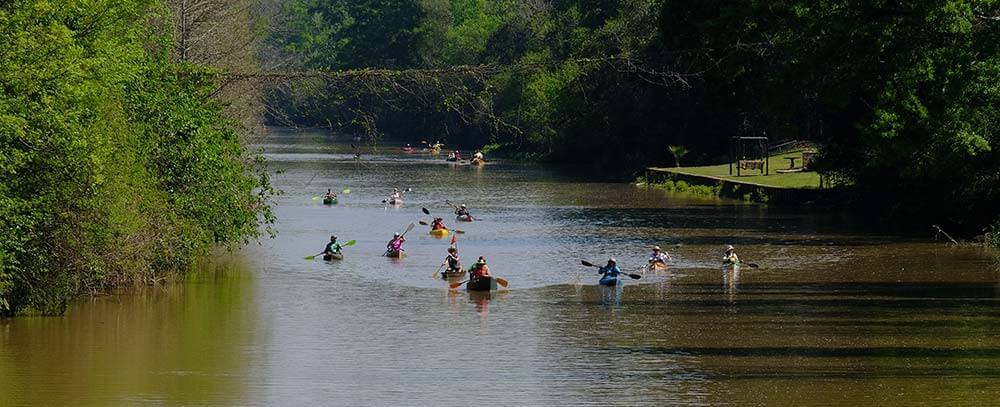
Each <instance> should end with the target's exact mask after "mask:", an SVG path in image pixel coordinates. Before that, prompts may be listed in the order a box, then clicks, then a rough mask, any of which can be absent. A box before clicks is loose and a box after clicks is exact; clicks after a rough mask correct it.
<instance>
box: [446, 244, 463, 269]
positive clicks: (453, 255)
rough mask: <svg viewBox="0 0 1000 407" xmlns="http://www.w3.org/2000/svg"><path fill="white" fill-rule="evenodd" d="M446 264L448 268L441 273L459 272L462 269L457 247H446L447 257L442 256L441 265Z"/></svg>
mask: <svg viewBox="0 0 1000 407" xmlns="http://www.w3.org/2000/svg"><path fill="white" fill-rule="evenodd" d="M446 264H447V265H448V269H447V270H445V271H444V272H443V273H442V274H449V273H459V272H461V271H462V260H461V259H460V258H459V257H458V248H457V247H455V246H452V247H449V248H448V257H445V258H444V262H442V263H441V266H444V265H446Z"/></svg>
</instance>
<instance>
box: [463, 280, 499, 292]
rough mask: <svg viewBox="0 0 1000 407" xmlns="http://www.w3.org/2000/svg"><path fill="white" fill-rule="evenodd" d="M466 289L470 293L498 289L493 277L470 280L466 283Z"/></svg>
mask: <svg viewBox="0 0 1000 407" xmlns="http://www.w3.org/2000/svg"><path fill="white" fill-rule="evenodd" d="M465 289H466V290H469V291H494V290H496V289H497V280H496V279H495V278H493V277H483V278H477V279H474V280H469V282H468V283H465Z"/></svg>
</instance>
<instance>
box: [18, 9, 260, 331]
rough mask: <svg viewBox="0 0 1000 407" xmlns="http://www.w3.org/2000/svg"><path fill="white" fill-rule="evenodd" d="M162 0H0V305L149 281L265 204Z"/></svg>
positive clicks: (186, 264) (209, 74)
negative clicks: (180, 47)
mask: <svg viewBox="0 0 1000 407" xmlns="http://www.w3.org/2000/svg"><path fill="white" fill-rule="evenodd" d="M172 21H173V20H172V16H171V14H170V12H169V10H168V9H167V8H166V6H165V5H164V4H161V3H159V2H156V1H147V0H121V1H115V2H91V1H75V0H67V1H62V2H48V1H42V0H37V1H36V0H15V1H12V2H7V3H4V5H2V6H0V32H3V33H4V41H0V56H2V57H0V85H2V86H0V140H2V142H0V174H2V176H0V317H3V316H14V315H24V314H41V315H59V314H62V313H63V312H65V310H66V307H67V305H68V303H69V302H70V301H72V300H73V299H74V298H76V297H77V296H78V295H79V294H81V293H82V294H88V293H89V294H93V293H101V292H107V291H110V290H111V289H113V288H115V287H122V286H128V285H133V284H152V283H155V282H159V281H163V280H164V279H170V278H173V277H175V276H177V275H178V274H182V273H184V272H186V271H187V270H188V269H190V267H191V266H192V264H193V262H195V261H196V260H197V259H199V258H202V257H204V256H206V255H207V254H208V253H209V252H210V251H211V250H213V248H216V247H219V246H222V247H230V248H235V247H238V246H240V245H243V244H245V243H247V242H249V241H251V240H254V239H256V238H257V237H258V236H259V235H260V233H261V231H262V230H264V231H266V230H267V229H262V228H260V225H261V224H262V223H263V224H267V223H268V222H270V221H271V220H272V219H273V217H272V215H271V212H270V208H269V204H268V200H269V197H270V195H271V194H272V192H273V191H272V190H271V187H270V184H269V180H268V175H267V173H266V172H265V169H264V167H263V164H264V163H263V161H262V159H261V158H260V156H258V155H256V154H253V153H251V152H249V151H247V150H246V149H245V148H244V147H243V145H242V140H241V135H242V134H243V133H242V132H243V129H242V128H241V125H240V123H238V122H236V121H235V120H234V118H233V117H232V116H227V115H225V114H224V109H225V108H226V105H227V104H228V102H227V101H224V100H220V99H219V98H217V97H216V95H217V92H219V90H220V89H221V88H222V83H220V81H219V80H217V79H216V73H217V71H216V70H215V69H213V68H210V67H208V66H206V65H204V64H196V63H191V62H186V61H183V60H179V59H178V58H177V57H176V55H175V54H174V51H175V49H176V48H175V44H174V37H173V34H174V33H173V31H172V30H171V28H170V27H172V26H173V24H172Z"/></svg>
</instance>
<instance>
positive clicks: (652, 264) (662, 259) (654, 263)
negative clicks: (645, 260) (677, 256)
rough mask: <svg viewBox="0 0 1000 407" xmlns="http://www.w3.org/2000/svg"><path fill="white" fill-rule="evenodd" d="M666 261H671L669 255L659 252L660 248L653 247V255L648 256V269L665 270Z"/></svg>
mask: <svg viewBox="0 0 1000 407" xmlns="http://www.w3.org/2000/svg"><path fill="white" fill-rule="evenodd" d="M667 260H673V258H672V257H670V253H667V252H665V251H663V250H660V246H653V254H651V255H649V264H648V266H649V268H657V267H658V268H667Z"/></svg>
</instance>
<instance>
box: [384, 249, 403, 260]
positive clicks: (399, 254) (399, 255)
mask: <svg viewBox="0 0 1000 407" xmlns="http://www.w3.org/2000/svg"><path fill="white" fill-rule="evenodd" d="M405 256H406V251H403V250H400V251H398V252H394V251H391V250H390V251H388V252H386V253H385V257H392V258H396V259H401V258H403V257H405Z"/></svg>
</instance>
